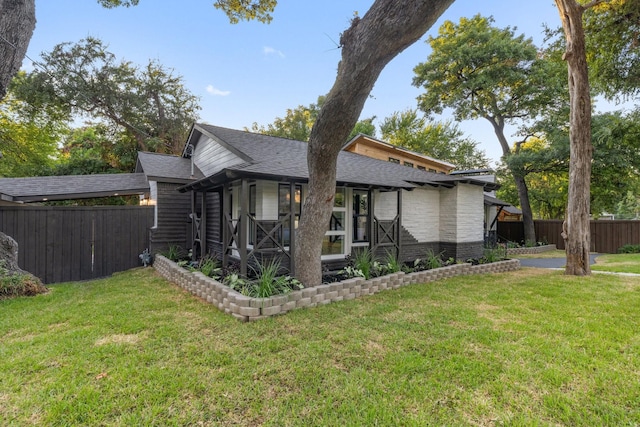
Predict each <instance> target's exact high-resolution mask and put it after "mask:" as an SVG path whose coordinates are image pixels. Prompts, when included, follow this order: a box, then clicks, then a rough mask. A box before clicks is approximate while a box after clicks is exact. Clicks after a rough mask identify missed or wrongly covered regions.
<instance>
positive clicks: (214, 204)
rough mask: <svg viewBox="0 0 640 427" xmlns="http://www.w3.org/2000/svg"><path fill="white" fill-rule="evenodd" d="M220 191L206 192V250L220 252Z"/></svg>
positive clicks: (214, 252)
mask: <svg viewBox="0 0 640 427" xmlns="http://www.w3.org/2000/svg"><path fill="white" fill-rule="evenodd" d="M220 200H221V197H220V193H217V192H213V193H207V237H206V238H207V252H209V253H213V254H220V253H221V252H222V221H221V218H220Z"/></svg>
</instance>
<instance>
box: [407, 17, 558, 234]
mask: <svg viewBox="0 0 640 427" xmlns="http://www.w3.org/2000/svg"><path fill="white" fill-rule="evenodd" d="M492 23H493V18H485V17H482V16H480V15H476V16H474V17H473V18H461V19H460V23H459V24H457V25H456V24H454V23H453V22H451V21H446V22H445V23H444V24H443V25H442V26H441V27H440V29H439V31H438V36H437V37H429V39H428V43H429V45H430V46H431V49H432V52H431V54H430V55H429V56H428V58H427V61H425V62H423V63H421V64H418V65H417V66H416V67H415V69H414V70H415V73H416V76H415V78H414V81H413V83H414V85H415V86H418V87H422V88H424V89H425V92H424V93H423V94H421V95H420V96H419V98H418V105H419V107H420V109H421V110H423V111H424V112H425V113H427V114H433V113H436V114H440V113H442V112H443V110H444V109H445V108H452V109H453V113H454V117H455V119H456V120H459V121H462V120H468V119H477V118H483V119H486V120H487V121H489V123H491V125H492V126H493V129H494V132H495V135H496V137H497V139H498V142H499V143H500V147H501V148H502V152H503V156H509V155H511V154H512V150H511V145H510V144H509V141H508V139H507V137H506V135H505V133H504V128H505V125H506V124H507V123H520V124H521V125H523V124H526V123H527V122H528V121H533V120H534V119H535V118H536V117H537V116H539V115H540V114H542V113H543V112H544V111H545V110H546V109H548V108H550V106H551V105H554V104H556V103H558V102H562V101H563V98H562V96H558V93H560V94H562V93H565V91H564V90H560V89H559V88H558V86H559V85H558V82H561V80H559V79H556V78H554V76H555V75H557V71H556V70H554V66H553V63H552V62H549V61H546V60H545V58H542V57H540V56H539V53H538V49H537V48H536V46H535V45H534V44H533V42H532V41H531V39H525V37H524V35H520V36H515V35H514V31H513V30H512V29H511V28H510V27H507V28H505V29H498V28H495V27H493V26H492V25H491V24H492ZM556 68H557V67H556ZM529 136H530V135H529V134H526V133H525V134H524V135H523V139H522V140H521V141H519V143H524V142H526V140H527V138H528V137H529ZM512 176H513V180H514V182H515V186H516V188H517V190H518V198H519V201H520V207H521V209H522V213H523V220H524V229H525V240H526V241H531V242H535V240H536V239H535V229H534V226H533V215H532V212H531V206H530V202H529V194H528V189H527V184H526V181H525V177H524V176H521V175H520V174H518V173H517V171H512Z"/></svg>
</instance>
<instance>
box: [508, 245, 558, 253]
mask: <svg viewBox="0 0 640 427" xmlns="http://www.w3.org/2000/svg"><path fill="white" fill-rule="evenodd" d="M555 250H556V245H540V246H522V247H516V248H507V255H534V254H541V253H543V252H548V251H555Z"/></svg>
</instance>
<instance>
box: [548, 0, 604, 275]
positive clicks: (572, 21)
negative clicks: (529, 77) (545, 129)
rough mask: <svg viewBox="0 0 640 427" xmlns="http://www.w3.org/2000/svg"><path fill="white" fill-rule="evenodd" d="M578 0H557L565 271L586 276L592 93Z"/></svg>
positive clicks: (580, 7) (588, 270)
mask: <svg viewBox="0 0 640 427" xmlns="http://www.w3.org/2000/svg"><path fill="white" fill-rule="evenodd" d="M600 2H601V1H595V2H592V3H590V4H589V5H587V6H582V5H580V4H578V3H577V1H576V0H556V5H557V6H558V11H559V12H560V19H561V20H562V27H563V29H564V34H565V37H566V40H567V48H566V52H565V54H564V57H563V59H564V60H565V61H567V68H568V73H569V100H570V106H571V112H570V128H569V140H570V158H569V198H568V202H567V214H566V219H565V223H564V226H563V232H562V237H563V239H564V241H565V250H566V253H567V266H566V269H565V274H569V275H574V276H584V275H588V274H591V267H590V265H589V250H590V247H591V236H590V234H589V226H590V225H589V219H590V218H589V214H590V196H591V158H592V153H593V146H592V145H591V95H590V93H589V75H588V69H587V56H586V49H585V38H584V28H583V26H582V14H583V12H584V10H585V8H587V7H591V6H593V5H595V4H597V3H600Z"/></svg>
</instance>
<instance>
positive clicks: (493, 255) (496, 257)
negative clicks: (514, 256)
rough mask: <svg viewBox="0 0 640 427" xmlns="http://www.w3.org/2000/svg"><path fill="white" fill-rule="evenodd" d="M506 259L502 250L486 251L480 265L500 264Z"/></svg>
mask: <svg viewBox="0 0 640 427" xmlns="http://www.w3.org/2000/svg"><path fill="white" fill-rule="evenodd" d="M504 259H505V253H504V251H502V250H500V249H485V250H484V255H483V257H482V258H480V259H479V260H478V262H479V263H480V264H490V263H492V262H498V261H502V260H504Z"/></svg>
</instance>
